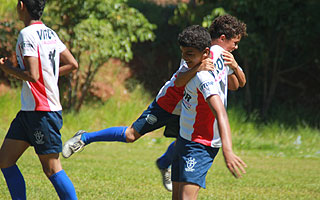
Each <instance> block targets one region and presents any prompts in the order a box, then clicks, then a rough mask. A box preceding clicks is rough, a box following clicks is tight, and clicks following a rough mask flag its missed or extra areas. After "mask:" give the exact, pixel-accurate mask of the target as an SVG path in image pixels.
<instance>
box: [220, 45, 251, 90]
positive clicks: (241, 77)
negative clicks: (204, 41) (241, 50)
mask: <svg viewBox="0 0 320 200" xmlns="http://www.w3.org/2000/svg"><path fill="white" fill-rule="evenodd" d="M223 59H224V61H225V62H224V63H225V64H226V65H228V66H229V67H230V68H231V69H232V70H233V71H234V73H233V74H231V75H234V76H235V77H232V78H230V79H228V81H232V82H230V83H231V86H232V84H233V81H235V78H237V81H238V84H237V83H235V85H238V87H239V86H240V87H244V86H245V84H246V82H247V81H246V76H245V74H244V73H243V71H242V70H241V69H240V68H239V65H238V63H237V61H236V60H235V59H234V57H233V55H232V53H230V52H228V51H223ZM231 75H229V76H231ZM228 85H229V84H228ZM229 89H231V90H232V88H229ZM237 89H238V88H237Z"/></svg>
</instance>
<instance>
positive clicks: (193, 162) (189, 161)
mask: <svg viewBox="0 0 320 200" xmlns="http://www.w3.org/2000/svg"><path fill="white" fill-rule="evenodd" d="M196 164H197V162H196V159H195V158H192V157H190V158H188V159H187V167H186V168H185V170H186V171H187V172H193V171H194V166H195V165H196Z"/></svg>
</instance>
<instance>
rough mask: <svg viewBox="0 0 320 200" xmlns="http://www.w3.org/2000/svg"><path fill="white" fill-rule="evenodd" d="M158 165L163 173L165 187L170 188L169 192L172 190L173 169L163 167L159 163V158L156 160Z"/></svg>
mask: <svg viewBox="0 0 320 200" xmlns="http://www.w3.org/2000/svg"><path fill="white" fill-rule="evenodd" d="M156 165H157V168H158V169H159V171H160V173H161V176H162V183H163V186H164V188H166V190H168V191H169V192H172V181H171V169H170V168H166V169H161V168H160V167H159V165H158V160H157V161H156Z"/></svg>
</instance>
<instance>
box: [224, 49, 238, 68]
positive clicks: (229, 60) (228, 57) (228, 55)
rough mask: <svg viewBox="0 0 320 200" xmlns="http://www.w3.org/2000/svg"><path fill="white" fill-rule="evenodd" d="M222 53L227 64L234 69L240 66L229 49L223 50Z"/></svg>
mask: <svg viewBox="0 0 320 200" xmlns="http://www.w3.org/2000/svg"><path fill="white" fill-rule="evenodd" d="M222 55H223V59H224V64H225V65H228V66H229V67H230V68H231V69H233V70H234V69H236V68H237V67H238V63H237V61H236V60H235V59H234V57H233V55H232V53H230V52H229V51H223V52H222Z"/></svg>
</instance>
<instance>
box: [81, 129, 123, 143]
mask: <svg viewBox="0 0 320 200" xmlns="http://www.w3.org/2000/svg"><path fill="white" fill-rule="evenodd" d="M127 128H128V127H127V126H120V127H111V128H107V129H103V130H100V131H96V132H90V133H84V134H82V136H81V140H82V141H83V142H84V143H85V144H86V145H87V144H90V143H91V142H101V141H117V142H126V134H125V132H126V130H127Z"/></svg>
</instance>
